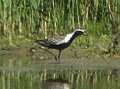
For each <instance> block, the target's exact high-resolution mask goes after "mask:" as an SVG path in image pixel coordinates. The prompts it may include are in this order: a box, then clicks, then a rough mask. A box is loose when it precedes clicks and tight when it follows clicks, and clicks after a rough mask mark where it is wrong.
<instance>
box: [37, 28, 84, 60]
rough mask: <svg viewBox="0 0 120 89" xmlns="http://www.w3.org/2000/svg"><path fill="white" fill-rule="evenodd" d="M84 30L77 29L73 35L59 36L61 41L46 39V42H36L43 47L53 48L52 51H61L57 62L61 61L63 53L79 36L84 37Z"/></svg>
mask: <svg viewBox="0 0 120 89" xmlns="http://www.w3.org/2000/svg"><path fill="white" fill-rule="evenodd" d="M83 34H84V30H81V29H76V30H75V31H74V32H73V33H71V34H67V35H66V36H59V38H61V40H58V39H55V38H50V39H45V40H36V42H37V43H38V44H40V45H42V46H45V47H48V48H51V49H57V50H59V54H58V57H56V58H57V59H56V61H57V60H59V57H60V54H61V51H62V50H63V49H65V48H67V47H68V46H70V44H71V43H72V41H73V40H74V39H75V38H76V37H77V36H79V35H83Z"/></svg>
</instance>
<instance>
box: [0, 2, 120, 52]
mask: <svg viewBox="0 0 120 89" xmlns="http://www.w3.org/2000/svg"><path fill="white" fill-rule="evenodd" d="M119 9H120V0H20V1H18V0H1V1H0V36H1V39H7V41H8V42H9V45H13V44H14V43H15V42H17V41H18V39H17V38H18V37H21V35H22V36H25V37H31V36H32V37H34V36H37V37H40V38H48V37H50V36H53V35H57V34H61V33H67V32H71V31H72V30H73V29H75V28H83V29H85V30H86V32H87V33H88V37H86V38H85V39H83V41H82V42H85V43H86V47H88V48H89V47H90V46H91V44H92V43H95V42H96V40H98V39H100V40H101V38H103V39H102V40H103V41H106V39H107V38H109V39H108V40H107V41H109V42H107V43H109V45H108V44H107V46H108V47H107V48H108V49H107V48H106V49H107V53H111V52H112V53H114V54H116V51H117V49H116V48H118V42H119V34H120V24H119V23H120V10H119ZM104 39H105V40H104ZM91 41H92V42H91ZM79 43H80V41H79V40H78V41H77V42H76V44H79ZM100 46H101V45H100ZM103 48H104V47H103ZM113 49H115V51H113Z"/></svg>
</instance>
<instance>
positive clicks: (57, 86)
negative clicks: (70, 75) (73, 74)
mask: <svg viewBox="0 0 120 89" xmlns="http://www.w3.org/2000/svg"><path fill="white" fill-rule="evenodd" d="M44 89H71V88H70V84H68V83H67V82H64V81H59V80H47V81H45V83H44Z"/></svg>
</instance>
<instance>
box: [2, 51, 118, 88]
mask: <svg viewBox="0 0 120 89" xmlns="http://www.w3.org/2000/svg"><path fill="white" fill-rule="evenodd" d="M0 53H1V54H0V89H120V65H119V64H120V60H119V57H116V58H113V59H110V60H108V59H98V60H89V59H86V58H85V57H82V58H80V59H77V58H74V57H70V56H67V57H66V58H62V60H61V62H60V63H57V62H55V60H54V59H53V58H52V57H51V56H50V58H49V57H48V58H47V59H46V60H45V59H44V58H41V57H43V54H44V55H46V53H44V52H43V53H40V54H41V55H38V54H29V53H28V52H27V51H26V50H25V49H23V53H21V52H19V51H18V50H14V51H6V50H3V51H1V52H0ZM63 55H65V54H63ZM48 56H49V55H48ZM67 58H68V59H67ZM63 59H64V60H63Z"/></svg>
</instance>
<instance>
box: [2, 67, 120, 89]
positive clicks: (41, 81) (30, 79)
mask: <svg viewBox="0 0 120 89" xmlns="http://www.w3.org/2000/svg"><path fill="white" fill-rule="evenodd" d="M119 73H120V72H119V71H118V70H108V71H107V70H101V71H100V70H96V71H94V70H80V71H73V70H64V71H62V72H59V71H57V72H53V73H48V72H47V71H43V72H41V71H32V72H31V71H28V70H26V69H25V70H24V71H21V70H20V71H17V72H14V71H2V72H1V76H0V80H1V81H0V88H1V89H10V88H12V89H16V88H17V89H33V88H34V89H56V88H53V87H54V86H57V83H54V82H53V84H54V85H53V86H52V84H51V83H48V84H46V85H45V83H46V81H47V80H50V79H51V81H52V80H53V81H54V80H57V79H59V81H60V84H59V86H60V87H62V84H65V83H66V82H68V84H70V85H69V86H71V87H72V89H109V88H110V89H119V88H120V81H119V80H120V75H119ZM63 81H66V82H63ZM47 86H52V88H50V87H49V88H45V87H47ZM64 89H71V88H65V86H64Z"/></svg>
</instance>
